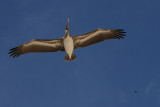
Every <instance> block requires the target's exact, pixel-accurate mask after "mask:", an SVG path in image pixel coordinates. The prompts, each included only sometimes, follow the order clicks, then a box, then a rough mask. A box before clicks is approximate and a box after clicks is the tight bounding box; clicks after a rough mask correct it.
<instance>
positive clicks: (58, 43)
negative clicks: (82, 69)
mask: <svg viewBox="0 0 160 107" xmlns="http://www.w3.org/2000/svg"><path fill="white" fill-rule="evenodd" d="M68 24H69V19H68V20H67V25H66V29H65V36H64V37H63V38H59V39H51V40H41V39H33V40H31V41H29V42H27V43H24V44H22V45H20V46H17V47H15V48H12V49H10V52H9V54H11V55H10V56H13V58H15V57H18V56H20V55H22V54H25V53H40V52H57V51H65V52H66V56H65V58H64V60H66V61H72V60H74V59H76V56H75V54H74V49H77V48H83V47H86V46H89V45H92V44H95V43H98V42H102V41H104V40H108V39H121V38H124V36H125V35H124V33H126V32H124V31H123V29H96V30H94V31H92V32H89V33H86V34H82V35H78V36H71V35H70V34H69V31H68Z"/></svg>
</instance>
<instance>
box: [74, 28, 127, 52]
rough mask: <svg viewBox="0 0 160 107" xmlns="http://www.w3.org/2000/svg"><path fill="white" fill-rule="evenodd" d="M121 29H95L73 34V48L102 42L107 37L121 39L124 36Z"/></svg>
mask: <svg viewBox="0 0 160 107" xmlns="http://www.w3.org/2000/svg"><path fill="white" fill-rule="evenodd" d="M124 33H126V32H124V31H123V29H97V30H94V31H92V32H89V33H86V34H83V35H78V36H74V37H73V38H74V45H75V47H74V49H76V48H81V47H86V46H89V45H92V44H95V43H98V42H102V41H104V40H108V39H121V38H124V37H123V36H125V35H124Z"/></svg>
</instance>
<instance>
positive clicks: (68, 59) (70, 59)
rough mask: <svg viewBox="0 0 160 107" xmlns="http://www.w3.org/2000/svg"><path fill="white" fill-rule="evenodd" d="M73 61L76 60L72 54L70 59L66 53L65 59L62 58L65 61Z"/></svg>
mask: <svg viewBox="0 0 160 107" xmlns="http://www.w3.org/2000/svg"><path fill="white" fill-rule="evenodd" d="M75 59H76V56H75V54H74V53H72V56H71V58H70V57H69V55H68V54H67V53H66V56H65V58H64V60H65V61H73V60H75Z"/></svg>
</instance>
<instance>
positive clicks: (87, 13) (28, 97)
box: [0, 0, 160, 107]
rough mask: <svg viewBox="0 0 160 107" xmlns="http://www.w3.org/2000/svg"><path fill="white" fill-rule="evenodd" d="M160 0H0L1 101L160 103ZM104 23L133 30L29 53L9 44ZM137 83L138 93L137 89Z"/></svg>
mask: <svg viewBox="0 0 160 107" xmlns="http://www.w3.org/2000/svg"><path fill="white" fill-rule="evenodd" d="M159 4H160V1H159V0H132V1H129V0H97V1H96V0H94V1H91V0H79V1H77V0H0V47H1V53H0V107H160V85H159V83H160V72H159V71H160V68H159V66H160V56H159V55H160V50H159V46H160V44H159V39H160V35H159V25H160V21H159V20H160V14H159V10H160V6H159ZM67 18H69V19H70V24H69V30H70V34H71V35H79V34H83V33H87V32H89V31H92V30H95V29H97V28H104V29H119V28H123V29H124V30H125V31H126V32H127V36H126V38H125V39H124V40H108V41H104V42H101V43H99V44H95V45H92V46H89V47H86V48H82V49H77V50H75V54H76V56H77V59H76V60H75V61H73V62H65V61H64V56H65V53H64V52H57V53H43V54H25V55H23V56H20V57H19V58H16V59H13V58H11V57H9V55H8V54H7V53H8V51H9V49H11V48H13V47H15V46H18V45H21V44H23V43H25V42H28V41H30V40H32V39H56V38H60V37H63V36H64V30H65V26H66V21H67ZM134 90H137V91H138V93H134Z"/></svg>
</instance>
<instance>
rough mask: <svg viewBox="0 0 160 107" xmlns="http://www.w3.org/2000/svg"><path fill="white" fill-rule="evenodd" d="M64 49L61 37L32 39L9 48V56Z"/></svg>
mask: <svg viewBox="0 0 160 107" xmlns="http://www.w3.org/2000/svg"><path fill="white" fill-rule="evenodd" d="M56 51H64V45H63V38H60V39H52V40H40V39H33V40H31V41H29V42H27V43H25V44H22V45H20V46H18V47H15V48H12V49H10V52H9V54H11V55H10V56H13V58H14V57H18V56H19V55H22V54H25V53H40V52H56Z"/></svg>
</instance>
